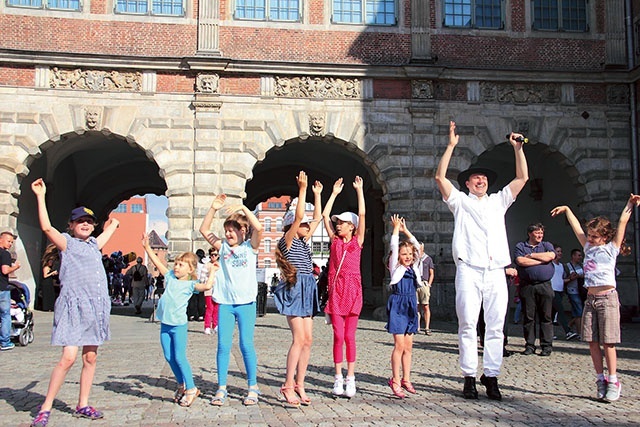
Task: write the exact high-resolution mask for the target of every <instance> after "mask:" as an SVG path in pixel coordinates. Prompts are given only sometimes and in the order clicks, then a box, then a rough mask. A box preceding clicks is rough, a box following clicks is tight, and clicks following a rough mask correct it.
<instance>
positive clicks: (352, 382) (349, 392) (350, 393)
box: [344, 377, 356, 397]
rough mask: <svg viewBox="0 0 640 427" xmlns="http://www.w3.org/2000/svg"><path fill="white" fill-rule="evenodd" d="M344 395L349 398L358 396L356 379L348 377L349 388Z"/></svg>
mask: <svg viewBox="0 0 640 427" xmlns="http://www.w3.org/2000/svg"><path fill="white" fill-rule="evenodd" d="M344 394H345V396H347V397H353V396H355V395H356V377H347V387H346V390H345V393H344Z"/></svg>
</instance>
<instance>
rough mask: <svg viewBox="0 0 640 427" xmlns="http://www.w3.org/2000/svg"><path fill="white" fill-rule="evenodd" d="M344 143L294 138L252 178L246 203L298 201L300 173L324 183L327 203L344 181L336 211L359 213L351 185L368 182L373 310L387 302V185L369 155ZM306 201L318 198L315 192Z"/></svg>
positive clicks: (368, 301)
mask: <svg viewBox="0 0 640 427" xmlns="http://www.w3.org/2000/svg"><path fill="white" fill-rule="evenodd" d="M347 145H348V144H347V143H345V142H343V141H339V140H331V141H328V140H325V139H322V138H309V139H306V140H303V139H299V138H295V139H292V140H289V141H287V142H286V143H285V144H284V145H283V146H281V147H275V148H273V149H271V150H270V151H269V152H268V153H267V155H266V157H265V159H264V160H263V161H262V162H260V163H258V164H257V165H256V166H255V167H254V169H253V179H252V180H250V181H249V182H247V185H246V193H247V199H246V201H245V203H246V205H247V206H255V205H257V204H258V203H260V202H262V201H264V200H266V199H267V198H269V197H271V196H280V195H289V196H291V197H296V196H297V193H298V187H297V185H296V180H295V177H296V175H297V174H298V172H299V171H300V170H304V171H305V172H306V173H307V175H308V176H309V181H310V182H314V181H316V180H318V181H320V182H321V183H322V185H323V187H324V188H323V192H322V201H323V203H324V202H326V200H327V199H328V198H329V195H330V194H331V191H332V188H333V184H334V182H335V180H336V179H338V178H340V177H342V178H344V183H345V186H344V189H343V190H342V193H341V194H340V196H338V198H337V200H336V203H335V205H334V208H333V211H334V212H342V211H346V210H350V211H353V212H357V199H356V194H355V191H354V190H353V187H352V186H351V183H352V182H353V179H354V178H355V176H356V175H358V176H361V177H362V178H363V180H364V193H365V201H366V208H367V216H366V222H367V235H366V238H365V243H364V249H363V251H362V265H361V268H362V270H361V271H362V286H363V290H364V302H365V306H367V307H369V308H372V307H376V306H378V305H380V304H382V303H383V297H384V296H383V292H382V289H383V287H382V285H383V282H384V276H385V271H384V265H383V262H382V260H383V257H384V241H383V238H384V224H383V215H384V210H385V208H384V203H383V193H384V188H383V185H382V184H381V183H380V182H379V177H378V176H377V175H376V173H375V171H374V170H372V168H371V167H369V166H368V164H367V163H366V161H365V155H364V153H362V152H361V151H359V150H357V149H353V147H351V146H349V147H348V148H347ZM307 200H311V201H312V200H313V196H312V194H311V189H310V188H309V194H308V195H307Z"/></svg>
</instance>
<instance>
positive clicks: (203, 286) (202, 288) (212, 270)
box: [194, 261, 220, 292]
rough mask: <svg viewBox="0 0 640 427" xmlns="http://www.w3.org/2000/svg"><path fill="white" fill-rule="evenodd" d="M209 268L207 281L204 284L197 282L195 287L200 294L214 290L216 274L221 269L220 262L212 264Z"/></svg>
mask: <svg viewBox="0 0 640 427" xmlns="http://www.w3.org/2000/svg"><path fill="white" fill-rule="evenodd" d="M210 264H211V265H210V266H209V275H208V276H207V281H206V282H204V283H200V282H197V283H196V285H195V286H194V289H195V290H196V291H198V292H204V291H208V290H209V289H211V288H213V283H214V282H215V279H216V272H217V271H218V270H219V269H220V263H219V262H218V261H216V262H212V263H210Z"/></svg>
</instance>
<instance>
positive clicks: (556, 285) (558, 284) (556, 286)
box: [551, 262, 564, 292]
mask: <svg viewBox="0 0 640 427" xmlns="http://www.w3.org/2000/svg"><path fill="white" fill-rule="evenodd" d="M553 267H554V268H555V269H556V271H555V272H554V273H553V277H552V278H551V287H552V288H553V290H554V291H556V292H562V291H564V279H563V278H562V276H564V266H563V265H562V264H561V263H558V264H556V263H555V262H554V263H553Z"/></svg>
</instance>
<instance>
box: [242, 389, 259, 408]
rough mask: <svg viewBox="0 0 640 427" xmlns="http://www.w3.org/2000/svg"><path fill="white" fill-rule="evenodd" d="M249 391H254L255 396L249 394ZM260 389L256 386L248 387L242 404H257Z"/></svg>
mask: <svg viewBox="0 0 640 427" xmlns="http://www.w3.org/2000/svg"><path fill="white" fill-rule="evenodd" d="M251 393H255V396H251ZM260 394H262V393H260V390H259V389H258V388H257V387H249V391H248V392H247V397H245V398H244V400H243V401H242V404H243V405H244V406H254V405H257V404H258V396H260Z"/></svg>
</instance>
